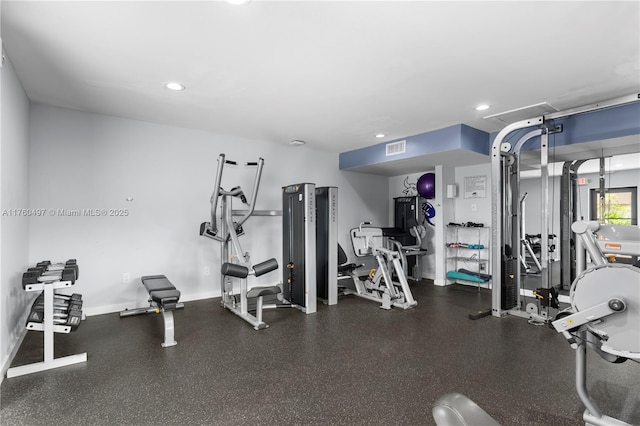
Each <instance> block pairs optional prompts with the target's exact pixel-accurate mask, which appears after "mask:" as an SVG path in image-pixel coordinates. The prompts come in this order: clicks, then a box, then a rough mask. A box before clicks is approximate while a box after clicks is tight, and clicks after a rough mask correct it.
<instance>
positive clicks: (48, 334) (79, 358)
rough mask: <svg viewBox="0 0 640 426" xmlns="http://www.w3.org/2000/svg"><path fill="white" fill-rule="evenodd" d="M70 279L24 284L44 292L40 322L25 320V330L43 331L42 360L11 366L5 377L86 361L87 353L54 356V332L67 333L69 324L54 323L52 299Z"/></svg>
mask: <svg viewBox="0 0 640 426" xmlns="http://www.w3.org/2000/svg"><path fill="white" fill-rule="evenodd" d="M74 284H75V280H72V281H62V280H59V281H46V282H38V283H34V284H25V285H24V289H25V290H26V291H29V292H33V291H41V292H43V293H44V317H43V321H42V322H41V323H37V322H31V321H29V322H27V330H33V331H42V332H44V360H43V361H42V362H36V363H33V364H27V365H21V366H18V367H12V368H9V369H8V370H7V378H11V377H17V376H23V375H25V374H31V373H36V372H38V371H45V370H51V369H53V368H58V367H65V366H67V365H72V364H78V363H81V362H86V361H87V353H86V352H85V353H81V354H76V355H69V356H64V357H60V358H54V333H69V332H71V326H69V325H58V324H54V321H53V317H54V315H53V314H54V308H53V305H54V299H55V291H56V290H57V289H61V288H68V287H72V286H73V285H74Z"/></svg>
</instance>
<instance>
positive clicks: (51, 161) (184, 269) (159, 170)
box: [29, 105, 388, 314]
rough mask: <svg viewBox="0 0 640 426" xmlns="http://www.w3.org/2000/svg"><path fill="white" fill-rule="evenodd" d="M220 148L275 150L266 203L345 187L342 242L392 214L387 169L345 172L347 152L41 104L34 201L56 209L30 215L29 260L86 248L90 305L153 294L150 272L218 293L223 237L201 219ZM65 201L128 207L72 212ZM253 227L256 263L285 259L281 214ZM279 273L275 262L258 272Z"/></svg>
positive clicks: (192, 293)
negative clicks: (209, 231) (286, 191)
mask: <svg viewBox="0 0 640 426" xmlns="http://www.w3.org/2000/svg"><path fill="white" fill-rule="evenodd" d="M221 152H224V153H225V154H226V155H227V158H228V159H231V160H236V161H238V162H239V163H240V164H242V163H244V162H245V161H256V160H257V159H258V157H263V158H264V159H265V167H264V171H263V177H262V182H261V186H260V192H259V195H258V201H257V205H256V208H257V209H281V208H282V207H281V203H282V201H281V187H282V186H285V185H288V184H292V183H299V182H314V183H316V184H317V185H319V186H325V185H327V186H337V187H339V216H338V220H339V226H340V240H341V242H343V243H345V242H346V241H348V240H347V238H348V237H347V235H348V229H349V228H350V227H352V226H354V223H355V224H356V225H357V223H358V222H359V221H360V220H362V219H361V218H370V219H373V220H376V221H385V222H386V221H387V220H388V217H387V215H388V214H387V204H386V200H387V196H388V194H387V190H386V187H387V180H386V178H384V177H378V176H371V175H364V174H356V173H349V172H340V171H339V170H338V155H337V154H331V153H326V152H323V151H317V150H314V149H313V148H311V147H308V146H303V147H291V146H289V145H280V144H274V143H270V142H266V141H255V140H254V141H252V140H245V139H239V138H236V137H232V136H222V135H215V134H211V133H207V132H204V131H198V130H191V129H185V128H177V127H170V126H164V125H159V124H152V123H144V122H138V121H133V120H126V119H120V118H115V117H108V116H103V115H98V114H90V113H83V112H77V111H71V110H66V109H61V108H54V107H49V106H43V105H34V106H32V112H31V157H30V165H31V175H30V178H31V179H30V192H31V197H30V203H31V206H32V207H33V208H43V209H47V211H49V210H50V211H51V214H49V213H48V214H47V215H46V216H44V217H33V218H31V234H30V240H29V241H30V246H29V247H30V250H29V259H30V261H31V262H32V263H33V262H37V261H39V260H42V259H51V260H65V259H67V258H77V259H78V264H79V266H80V279H79V280H78V284H77V286H76V288H75V291H76V292H78V293H82V294H83V296H84V300H85V302H84V303H85V304H84V306H85V311H86V312H87V314H95V313H101V312H112V311H118V310H120V309H122V308H124V307H128V306H133V305H134V304H138V305H141V304H144V300H146V295H145V292H144V291H143V289H142V286H141V285H140V284H139V277H140V276H142V275H148V274H165V275H167V276H168V277H169V279H171V280H172V282H173V283H174V284H175V285H176V286H177V287H178V288H179V289H180V291H181V292H182V294H183V300H193V299H200V298H207V297H214V296H219V295H220V283H219V274H218V271H219V267H220V266H219V265H220V258H219V253H220V251H219V244H218V243H217V242H215V241H213V240H210V239H206V238H203V237H200V236H199V234H198V229H199V225H200V223H201V222H204V221H209V207H210V205H209V198H210V196H211V192H212V190H213V180H214V177H215V171H216V165H217V161H216V159H217V157H218V154H219V153H221ZM254 175H255V169H254V168H245V167H242V166H238V167H233V166H226V167H225V171H224V176H223V182H222V186H223V187H225V188H227V189H229V188H231V187H233V186H236V185H241V186H242V187H243V188H244V189H245V190H246V191H247V192H250V191H251V188H252V182H253V178H254ZM381 188H384V189H383V190H382V191H383V193H380V190H381ZM127 197H132V198H133V201H130V202H128V201H126V198H127ZM235 208H240V206H237V207H235ZM58 209H69V210H82V209H107V211H109V210H112V209H115V210H118V209H121V210H124V211H126V212H127V213H128V215H127V216H107V217H69V216H64V215H62V214H61V213H60V212H58ZM244 229H245V232H246V235H245V236H244V237H242V238H241V242H242V244H243V249H244V250H245V251H249V252H250V253H251V256H252V260H253V261H254V262H259V261H262V260H266V259H268V258H271V257H276V258H277V259H278V261H279V262H281V260H280V258H281V219H280V218H274V217H255V218H251V219H250V220H249V221H248V222H247V223H246V224H245V226H244ZM205 268H208V269H209V270H210V272H211V274H210V275H208V276H206V275H205V274H204V271H205ZM124 273H129V274H131V278H132V279H131V282H130V283H123V274H124ZM280 279H281V278H280V274H279V273H271V274H266V275H265V276H263V277H260V278H259V279H256V280H255V281H254V283H265V282H276V281H277V282H279V281H280Z"/></svg>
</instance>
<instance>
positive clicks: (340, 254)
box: [338, 244, 349, 265]
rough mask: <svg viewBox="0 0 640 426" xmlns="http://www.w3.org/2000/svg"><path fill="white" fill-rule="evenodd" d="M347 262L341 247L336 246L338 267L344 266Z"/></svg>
mask: <svg viewBox="0 0 640 426" xmlns="http://www.w3.org/2000/svg"><path fill="white" fill-rule="evenodd" d="M347 260H349V259H348V258H347V254H346V253H345V252H344V250H343V249H342V246H341V245H340V244H338V265H344V264H345V263H347Z"/></svg>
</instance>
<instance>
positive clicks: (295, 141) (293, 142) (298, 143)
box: [289, 139, 306, 146]
mask: <svg viewBox="0 0 640 426" xmlns="http://www.w3.org/2000/svg"><path fill="white" fill-rule="evenodd" d="M304 144H306V142H305V141H301V140H299V139H294V140H292V141H291V142H289V145H293V146H300V145H304Z"/></svg>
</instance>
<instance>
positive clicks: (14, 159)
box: [0, 55, 33, 377]
mask: <svg viewBox="0 0 640 426" xmlns="http://www.w3.org/2000/svg"><path fill="white" fill-rule="evenodd" d="M5 56H6V55H5ZM0 72H1V73H2V78H1V86H2V91H1V94H0V95H1V105H2V109H1V113H0V114H1V115H0V117H1V121H2V126H1V138H2V143H1V144H0V181H1V186H2V190H1V196H0V211H1V212H2V215H1V216H0V241H1V242H0V258H1V260H0V318H1V319H0V363H1V364H0V365H1V366H2V377H4V372H5V371H6V369H7V368H8V367H9V365H8V364H9V362H10V357H11V352H12V351H13V349H14V348H15V347H16V344H17V343H18V341H19V339H20V338H21V336H22V335H23V333H24V330H25V329H24V321H25V319H26V316H27V309H28V304H29V302H30V301H31V300H32V299H33V295H29V294H27V292H25V291H24V290H23V289H22V272H23V271H24V270H25V269H26V268H27V267H28V245H27V244H28V239H29V220H28V218H27V217H26V216H23V215H22V213H24V212H22V211H19V212H18V211H16V210H14V209H26V208H28V207H29V204H28V201H29V200H28V194H29V163H28V159H29V151H28V150H29V143H28V142H29V100H28V98H27V96H26V94H25V92H24V90H23V89H22V85H21V84H20V81H19V80H18V78H17V76H16V74H15V72H14V70H13V67H12V66H11V62H10V60H9V58H8V57H7V58H6V61H5V63H4V65H3V66H2V68H1V71H0Z"/></svg>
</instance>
